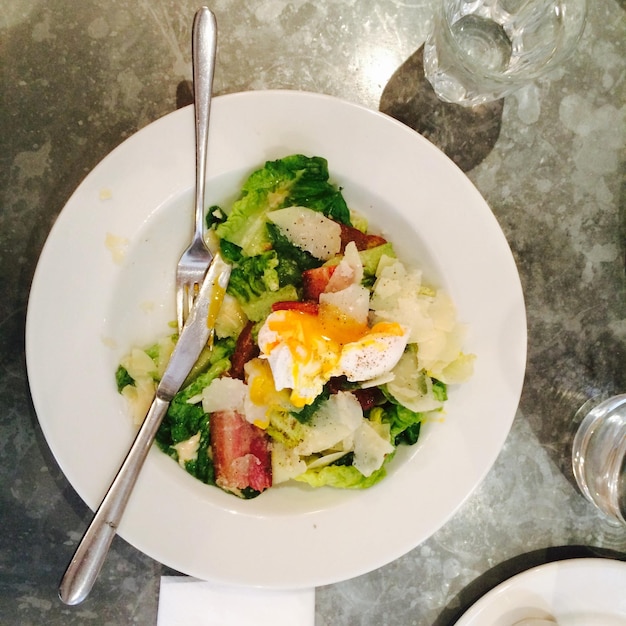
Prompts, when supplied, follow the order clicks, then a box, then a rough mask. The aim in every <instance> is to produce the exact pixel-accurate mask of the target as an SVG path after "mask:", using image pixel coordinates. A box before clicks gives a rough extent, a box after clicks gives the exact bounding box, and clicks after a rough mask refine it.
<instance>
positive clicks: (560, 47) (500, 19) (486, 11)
mask: <svg viewBox="0 0 626 626" xmlns="http://www.w3.org/2000/svg"><path fill="white" fill-rule="evenodd" d="M585 17H586V2H585V0H438V6H437V9H436V13H435V18H434V27H433V30H432V32H431V34H430V36H429V38H428V39H427V41H426V43H425V44H424V72H425V74H426V77H427V78H428V80H429V81H430V83H431V85H432V86H433V89H434V90H435V93H436V94H437V96H438V97H439V98H440V99H441V100H444V101H445V102H452V103H456V104H461V105H463V106H475V105H478V104H483V103H485V102H491V101H494V100H498V99H499V98H502V97H504V96H507V95H509V94H511V93H513V92H514V91H516V90H517V89H519V88H520V87H522V86H523V85H525V84H528V83H530V82H532V81H534V80H535V79H536V78H538V77H539V76H541V75H543V74H545V73H546V72H548V71H550V70H551V69H552V68H554V66H555V65H557V64H559V63H561V62H562V61H563V60H564V59H566V58H567V57H568V56H569V55H570V54H571V53H572V52H573V51H574V49H575V48H576V44H577V43H578V40H579V38H580V36H581V34H582V31H583V28H584V24H585Z"/></svg>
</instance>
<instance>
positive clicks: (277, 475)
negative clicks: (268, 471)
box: [272, 441, 307, 485]
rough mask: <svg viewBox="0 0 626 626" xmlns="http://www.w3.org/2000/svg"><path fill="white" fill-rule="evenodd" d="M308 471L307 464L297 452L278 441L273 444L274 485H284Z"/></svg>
mask: <svg viewBox="0 0 626 626" xmlns="http://www.w3.org/2000/svg"><path fill="white" fill-rule="evenodd" d="M306 469H307V467H306V463H305V462H304V461H303V460H302V459H300V455H299V454H298V453H297V452H295V450H293V449H292V448H288V447H287V446H285V445H284V444H282V443H280V442H278V441H274V442H273V443H272V484H274V485H277V484H278V483H284V482H286V481H288V480H290V479H292V478H295V477H296V476H299V475H300V474H302V473H303V472H306Z"/></svg>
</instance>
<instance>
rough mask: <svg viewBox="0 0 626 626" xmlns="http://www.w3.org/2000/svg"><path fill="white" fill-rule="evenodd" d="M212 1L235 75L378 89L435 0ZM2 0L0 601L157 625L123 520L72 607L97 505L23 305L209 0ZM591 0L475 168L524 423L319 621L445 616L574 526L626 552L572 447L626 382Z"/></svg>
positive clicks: (91, 620) (228, 75)
mask: <svg viewBox="0 0 626 626" xmlns="http://www.w3.org/2000/svg"><path fill="white" fill-rule="evenodd" d="M209 4H210V6H211V8H212V9H213V10H214V12H215V13H216V15H217V19H218V24H219V29H220V37H219V44H218V65H217V70H216V76H215V88H216V92H217V93H218V94H220V93H229V92H236V91H242V90H251V89H265V88H288V89H302V90H309V91H316V92H322V93H328V94H331V95H336V96H339V97H342V98H344V99H346V100H349V101H352V102H356V103H359V104H361V105H364V106H366V107H370V108H372V109H376V108H378V107H379V104H380V103H381V97H382V94H383V92H384V90H385V87H386V86H387V84H388V82H389V80H390V79H391V77H392V76H393V74H394V73H395V72H396V70H398V68H400V67H401V66H402V64H403V63H405V61H406V60H407V59H409V58H410V57H411V55H413V54H414V53H415V52H416V51H417V50H418V49H419V48H420V47H421V45H422V44H423V42H424V40H425V37H426V34H427V32H428V29H429V27H430V20H431V15H432V10H433V4H434V0H317V1H316V2H312V1H308V0H291V1H288V0H255V1H254V2H243V1H241V0H215V1H214V2H210V3H209ZM4 5H5V6H3V8H2V10H1V11H0V41H1V44H0V58H1V61H2V88H3V89H2V98H3V101H2V106H0V128H1V129H2V152H1V155H0V159H1V166H0V181H1V183H0V188H1V190H2V202H1V204H0V285H1V287H2V298H0V364H1V365H0V366H1V373H2V375H1V377H0V403H1V409H2V410H1V411H0V527H1V528H2V533H0V623H2V624H8V625H12V624H16V625H17V624H19V625H22V626H28V625H31V624H32V625H40V624H49V625H50V626H52V625H57V624H59V625H61V624H62V625H64V626H72V625H81V626H83V625H85V624H94V625H106V624H111V625H116V626H117V625H119V624H139V625H153V624H155V623H156V614H157V602H158V585H159V579H160V576H161V575H162V574H170V573H171V572H168V571H167V570H165V568H163V567H162V566H161V565H160V564H158V563H156V562H154V561H152V560H151V559H150V558H148V557H146V556H144V555H142V554H140V553H138V552H137V551H136V550H135V549H134V548H132V547H130V546H129V545H127V544H126V543H125V542H123V541H122V540H120V539H116V540H115V541H114V543H113V549H112V552H111V554H110V557H109V559H108V561H107V562H106V564H105V567H104V570H103V572H102V574H101V578H100V580H99V581H98V584H97V587H96V588H95V589H94V591H93V593H92V595H91V596H90V597H89V599H88V600H87V601H86V602H85V603H84V604H82V605H80V606H79V607H74V608H69V607H65V606H64V605H62V604H61V603H60V601H59V600H58V599H57V597H56V587H57V584H58V581H59V579H60V576H61V574H62V572H63V569H64V568H65V565H66V563H67V562H68V560H69V559H70V557H71V555H72V553H73V551H74V549H75V547H76V544H77V541H78V540H79V538H80V536H81V535H82V533H83V531H84V529H85V527H86V524H87V523H88V520H89V519H90V513H89V511H88V510H87V509H86V507H85V506H84V504H83V503H82V502H81V501H80V500H79V498H78V497H77V496H76V494H75V493H74V492H73V490H72V488H71V487H70V486H69V485H68V483H67V482H66V480H65V479H64V477H63V475H62V473H61V471H60V470H59V468H58V466H57V464H56V462H55V460H54V459H53V458H52V456H51V454H50V452H49V450H48V448H47V446H46V443H45V440H44V439H43V435H42V433H41V430H40V428H39V426H38V422H37V418H36V416H35V414H34V411H33V408H32V405H31V402H30V399H29V393H28V383H27V378H26V368H25V357H24V337H23V335H24V319H25V313H26V306H27V297H28V286H29V284H30V281H31V279H32V275H33V272H34V269H35V266H36V262H37V258H38V255H39V253H40V251H41V248H42V245H43V243H44V241H45V238H46V236H47V234H48V232H49V230H50V227H51V225H52V224H53V222H54V219H55V217H56V216H57V215H58V213H59V211H60V210H61V209H62V207H63V205H64V203H65V202H66V200H67V199H68V197H69V196H70V194H71V193H72V191H73V190H74V189H75V188H76V186H77V185H78V184H79V183H80V181H81V180H82V179H83V178H84V176H85V175H86V174H87V173H88V172H89V170H90V169H91V168H92V167H93V166H95V165H96V163H98V162H99V161H100V160H101V159H102V158H103V157H104V156H105V155H106V154H107V153H109V152H110V151H111V149H112V148H114V147H115V146H116V145H118V144H119V143H120V142H121V141H122V140H123V139H125V138H126V137H128V136H129V135H130V134H132V133H133V132H135V131H136V130H137V129H139V128H141V127H143V126H145V125H146V124H148V123H150V122H152V121H153V120H155V119H157V118H159V117H161V116H162V115H164V114H166V113H168V112H170V111H172V110H174V109H175V108H176V106H177V103H179V104H180V102H181V101H185V98H186V97H188V94H187V95H186V94H185V92H184V85H185V81H189V80H190V78H191V62H190V45H189V41H190V27H191V19H192V16H193V14H194V12H195V10H196V9H197V8H198V7H197V5H196V4H194V3H192V2H190V1H189V0H176V2H174V1H172V0H152V1H150V2H149V1H148V0H133V1H130V0H110V1H109V2H106V3H102V2H95V1H93V0H81V2H75V1H71V0H50V1H48V2H44V0H12V2H5V3H4ZM589 5H590V10H589V19H588V25H587V29H586V31H585V34H584V36H583V39H582V42H581V44H580V48H579V51H578V53H577V54H576V55H575V56H574V57H573V58H572V59H571V60H570V61H568V62H567V63H566V64H565V65H564V66H563V67H562V68H559V69H558V70H555V71H554V72H553V73H552V74H551V75H550V76H548V77H547V78H546V79H545V80H542V81H541V82H539V83H537V84H536V85H533V86H530V87H528V88H525V89H524V90H522V91H520V92H518V93H517V94H516V95H514V96H511V97H509V98H507V99H506V100H505V101H504V107H503V111H502V118H501V127H500V129H499V134H498V137H497V140H496V141H495V142H493V146H492V149H490V150H489V151H487V153H486V154H485V155H484V158H483V159H482V160H481V161H480V162H479V163H477V164H475V166H472V167H471V168H466V169H468V175H469V177H470V179H471V180H472V181H473V182H474V183H475V185H476V186H477V187H478V189H479V190H480V191H481V193H482V194H483V196H484V197H485V199H486V200H487V202H488V203H489V205H490V206H491V208H492V210H493V212H494V214H495V216H496V218H497V219H498V221H499V223H500V225H501V227H502V229H503V231H504V233H505V235H506V237H507V239H508V241H509V244H510V246H511V249H512V251H513V255H514V257H515V259H516V261H517V264H518V268H519V272H520V276H521V280H522V284H523V287H524V291H525V298H526V306H527V315H528V330H529V343H528V371H527V376H526V382H525V387H524V391H523V394H522V398H521V404H520V408H519V411H518V413H517V416H516V419H515V422H514V424H513V428H512V431H511V434H510V436H509V438H508V440H507V442H506V445H505V446H504V449H503V450H502V453H501V455H500V457H499V458H498V460H497V462H496V464H495V466H494V467H493V469H492V471H491V472H490V473H489V474H488V476H487V477H486V479H485V481H484V482H483V484H482V485H481V486H480V487H479V488H478V490H477V491H476V492H475V493H474V494H473V495H472V496H471V497H470V498H469V499H468V500H467V502H465V503H464V505H463V506H462V507H461V509H460V510H459V511H458V513H457V514H456V515H455V516H454V517H453V518H452V519H451V520H450V521H449V522H448V523H447V524H446V525H444V526H443V527H442V528H441V529H440V530H439V531H438V532H437V533H435V535H433V537H431V538H430V539H429V540H428V541H426V542H424V543H423V544H422V545H420V546H418V547H417V548H415V549H414V550H413V551H412V552H410V553H409V554H407V555H405V556H404V557H402V558H400V559H398V560H396V561H394V562H393V563H391V564H389V565H388V566H386V567H383V568H381V569H379V570H377V571H374V572H371V573H370V574H367V575H365V576H361V577H359V578H357V579H354V580H350V581H346V582H343V583H340V584H337V585H332V586H328V587H324V588H320V589H318V590H317V594H316V624H317V626H331V625H332V626H343V625H354V624H359V625H362V626H367V625H375V626H383V625H394V626H395V625H400V626H405V625H406V626H408V625H418V626H427V625H431V624H436V625H439V626H443V625H444V624H449V623H452V622H453V620H454V618H455V617H458V615H459V614H460V612H462V611H463V610H464V609H466V608H467V607H468V606H469V604H471V602H472V601H474V600H475V599H476V598H477V597H478V595H480V593H483V592H484V591H486V590H487V589H488V588H489V587H490V586H493V585H494V584H496V583H497V582H500V581H502V580H504V579H505V578H506V577H507V576H510V575H511V574H514V573H517V572H518V571H520V570H521V569H523V568H524V567H528V566H531V565H535V564H537V563H538V562H544V561H546V560H550V559H553V558H559V557H562V556H564V555H572V554H579V553H580V550H582V549H581V548H575V547H574V546H578V545H580V546H586V551H587V552H586V553H593V554H595V553H599V552H600V553H602V554H606V553H607V552H603V551H609V552H608V554H610V555H613V556H622V558H623V557H624V554H625V552H626V530H616V529H615V528H613V527H610V526H609V525H607V524H606V523H605V522H604V521H603V520H602V519H601V518H600V517H599V515H598V514H596V512H595V511H594V510H593V508H592V507H591V506H590V505H588V504H587V503H586V501H585V500H584V499H583V498H582V496H580V494H579V493H578V492H577V490H576V488H575V487H574V486H573V484H572V479H571V472H570V471H569V467H568V451H569V447H568V446H569V443H570V439H571V431H572V415H573V413H574V411H575V409H576V407H577V406H578V404H580V403H581V401H582V400H583V399H584V398H585V397H586V396H587V395H589V394H591V393H593V392H594V390H599V389H609V390H611V389H614V390H621V391H624V390H626V380H625V379H626V278H625V267H624V257H625V252H626V245H625V241H626V216H625V215H626V213H625V211H626V208H625V207H626V194H625V192H624V190H625V189H626V181H625V175H624V173H625V160H626V159H625V157H626V154H625V146H626V105H625V102H626V61H625V59H626V14H625V7H624V0H593V1H590V3H589ZM181 85H182V87H180V86H181ZM409 87H410V86H409ZM407 89H408V87H407ZM444 131H451V129H449V128H448V129H444ZM476 253H477V254H480V251H479V250H477V251H476ZM495 297H497V294H495V293H494V298H495ZM53 358H54V355H51V359H53ZM67 383H68V384H72V381H67ZM387 532H393V529H381V536H380V538H379V540H380V541H384V540H385V533H387ZM559 546H566V547H567V546H569V548H564V549H558V547H559ZM548 548H549V549H548ZM364 549H365V548H364ZM589 551H591V552H589Z"/></svg>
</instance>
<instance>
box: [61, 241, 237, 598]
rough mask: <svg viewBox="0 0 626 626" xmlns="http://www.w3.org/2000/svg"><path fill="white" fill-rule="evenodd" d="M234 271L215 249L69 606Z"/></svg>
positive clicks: (93, 528) (94, 526) (101, 557)
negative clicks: (231, 272) (215, 252)
mask: <svg viewBox="0 0 626 626" xmlns="http://www.w3.org/2000/svg"><path fill="white" fill-rule="evenodd" d="M230 270H231V266H230V265H229V264H228V263H226V262H225V261H224V260H223V259H222V257H221V256H220V254H219V253H217V254H216V255H215V257H214V259H213V261H212V263H211V265H210V266H209V269H208V270H207V273H206V276H205V278H204V281H203V283H202V286H201V287H200V291H199V293H198V296H197V298H196V300H195V301H194V305H193V308H192V310H191V312H190V314H189V317H188V318H187V321H186V322H185V325H184V327H183V330H182V332H181V334H180V337H179V339H178V341H177V343H176V346H175V347H174V351H173V352H172V356H171V357H170V360H169V363H168V365H167V369H166V370H165V373H164V374H163V377H162V378H161V381H160V382H159V385H158V386H157V389H156V395H155V398H154V400H153V401H152V405H151V406H150V409H149V411H148V414H147V415H146V418H145V419H144V421H143V424H142V426H141V428H140V429H139V432H138V433H137V437H136V438H135V441H134V442H133V445H132V446H131V448H130V450H129V451H128V455H127V456H126V459H125V460H124V462H123V463H122V466H121V467H120V469H119V471H118V473H117V475H116V477H115V479H114V480H113V482H112V483H111V486H110V487H109V489H108V491H107V493H106V495H105V497H104V499H103V500H102V503H101V504H100V506H99V507H98V510H97V511H96V514H95V515H94V518H93V520H92V521H91V524H90V525H89V527H88V528H87V531H86V532H85V534H84V536H83V538H82V540H81V542H80V544H79V545H78V548H77V549H76V552H75V553H74V556H73V558H72V560H71V561H70V564H69V565H68V567H67V570H66V571H65V574H64V575H63V579H62V580H61V584H60V585H59V597H60V598H61V600H62V601H63V602H64V603H65V604H70V605H73V604H79V603H81V602H82V601H83V600H84V599H85V598H86V597H87V596H88V595H89V592H90V591H91V588H92V587H93V585H94V583H95V581H96V579H97V577H98V574H99V573H100V570H101V569H102V565H103V564H104V561H105V559H106V556H107V553H108V551H109V547H110V546H111V542H112V541H113V537H115V534H116V532H117V527H118V526H119V523H120V520H121V518H122V515H123V513H124V509H125V508H126V504H127V503H128V499H129V498H130V494H131V492H132V490H133V487H134V486H135V482H136V481H137V476H138V475H139V472H140V470H141V468H142V466H143V463H144V461H145V459H146V456H147V455H148V452H149V450H150V447H151V446H152V442H153V441H154V438H155V436H156V433H157V431H158V429H159V426H160V425H161V422H162V421H163V417H164V416H165V413H166V412H167V409H168V407H169V404H170V402H171V401H172V398H173V397H174V395H175V394H176V393H177V392H178V391H179V389H180V388H181V386H182V384H183V382H184V381H185V378H187V375H188V374H189V372H190V370H191V368H192V367H193V365H194V363H195V362H196V361H197V360H198V357H199V356H200V352H201V351H202V349H203V348H204V346H206V345H207V342H209V341H210V340H211V339H212V336H213V329H214V327H215V320H216V318H217V315H218V313H219V310H220V307H221V305H222V301H223V300H224V294H225V292H226V287H227V286H228V281H229V279H230Z"/></svg>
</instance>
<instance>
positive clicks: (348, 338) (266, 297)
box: [116, 154, 474, 498]
mask: <svg viewBox="0 0 626 626" xmlns="http://www.w3.org/2000/svg"><path fill="white" fill-rule="evenodd" d="M207 226H208V232H207V243H208V245H209V247H211V248H212V249H213V250H217V249H219V250H220V251H221V254H222V255H223V257H224V258H225V259H226V260H227V261H229V262H230V263H231V264H232V266H233V270H232V273H231V278H230V283H229V285H228V289H227V293H226V296H225V299H224V303H223V305H222V308H221V310H220V313H219V316H218V319H217V322H216V327H215V337H214V340H213V342H212V344H211V345H207V346H206V347H205V349H204V350H203V352H202V354H201V356H200V358H199V359H198V361H197V362H196V364H195V365H194V367H193V369H192V371H191V372H190V374H189V376H188V378H187V380H186V381H185V383H184V384H183V387H182V389H181V390H180V391H179V392H178V394H177V395H176V396H175V397H174V399H173V401H172V402H171V404H170V407H169V410H168V412H167V415H166V417H165V418H164V420H163V423H162V424H161V426H160V429H159V431H158V434H157V437H156V443H157V445H158V446H159V448H160V449H161V450H162V451H163V452H165V453H166V454H168V455H169V456H171V457H172V458H173V459H174V460H175V461H177V462H178V463H179V464H180V466H181V467H182V468H183V469H185V470H186V471H187V472H189V473H190V474H191V475H193V476H194V477H196V478H197V479H199V480H201V481H203V482H204V483H207V484H210V485H215V486H217V487H219V488H221V489H223V490H225V491H227V492H229V493H232V494H234V495H236V496H239V497H242V498H250V497H255V496H258V495H259V494H260V493H262V492H263V491H265V490H266V489H268V488H271V487H273V486H276V485H280V484H281V483H285V482H287V481H291V480H295V481H300V482H303V483H307V484H308V485H310V486H312V487H321V486H332V487H337V488H366V487H370V486H371V485H374V484H375V483H377V482H379V481H380V480H381V479H382V478H383V477H384V476H385V474H386V468H387V465H388V464H389V463H390V462H391V460H392V459H393V456H394V453H395V451H396V449H397V447H398V446H400V445H412V444H415V443H416V441H417V440H418V437H419V434H420V428H421V425H422V424H423V423H424V422H425V421H427V420H433V419H437V420H438V419H441V417H442V412H443V410H444V406H445V402H446V400H447V390H448V386H449V385H453V384H459V383H462V382H464V381H465V380H467V379H468V378H469V377H470V376H471V374H472V370H473V363H474V355H471V354H466V353H464V352H463V350H462V344H463V340H464V336H465V328H464V327H463V325H461V324H460V323H458V321H457V315H456V310H455V307H454V304H453V302H452V301H451V299H450V298H449V296H448V295H447V294H446V293H445V292H444V291H442V290H440V289H437V288H435V287H433V286H431V285H429V284H427V283H425V282H424V281H423V279H422V273H421V271H420V270H419V269H416V268H412V267H408V266H406V265H405V264H404V263H403V262H402V261H401V260H400V259H398V257H397V256H396V253H395V251H394V249H393V245H392V244H391V243H390V242H388V241H387V240H386V239H385V238H384V237H382V236H381V235H379V234H375V233H372V232H369V231H368V224H367V221H366V220H365V218H364V217H363V216H362V215H359V214H358V213H357V212H355V211H354V210H352V209H351V208H349V207H348V206H347V204H346V201H345V199H344V197H343V194H342V190H341V189H340V188H338V187H337V186H336V185H334V184H333V183H332V182H330V180H329V172H328V164H327V162H326V160H325V159H323V158H321V157H316V156H315V157H307V156H304V155H300V154H296V155H291V156H287V157H285V158H282V159H279V160H276V161H269V162H267V163H265V165H264V166H263V167H262V168H260V169H258V170H257V171H255V172H253V173H252V174H251V175H250V176H249V177H248V179H247V180H246V181H245V183H244V185H243V188H242V190H241V195H240V197H239V199H238V200H236V201H235V202H234V203H233V204H232V206H230V207H218V206H213V207H211V208H210V209H209V210H208V214H207ZM176 339H177V335H176V334H175V333H174V334H169V335H167V336H165V337H164V338H162V339H161V340H160V341H158V342H156V343H155V344H154V345H152V346H150V347H148V348H145V349H141V348H133V349H132V350H131V351H130V352H129V354H128V355H126V356H125V357H124V358H123V359H122V360H121V362H120V364H119V367H118V369H117V372H116V380H117V386H118V390H119V391H120V393H121V394H122V395H123V396H124V397H125V398H126V400H127V401H128V406H129V408H130V411H131V413H132V414H133V416H134V419H135V421H136V422H137V423H140V422H141V421H142V420H143V419H144V417H145V415H146V412H147V409H148V407H149V405H150V403H151V402H152V399H153V397H154V392H155V389H156V385H157V383H158V381H159V378H160V376H161V375H162V373H163V371H164V370H165V367H166V366H167V362H168V359H169V356H170V354H171V351H172V349H173V347H174V345H175V342H176Z"/></svg>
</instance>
